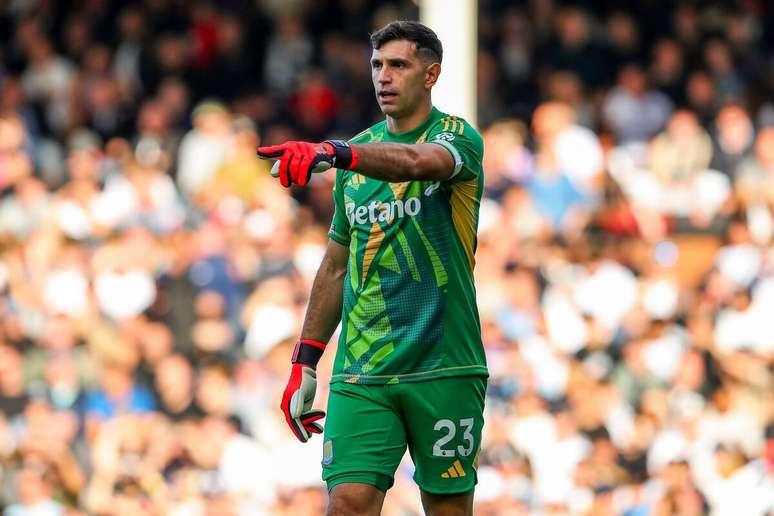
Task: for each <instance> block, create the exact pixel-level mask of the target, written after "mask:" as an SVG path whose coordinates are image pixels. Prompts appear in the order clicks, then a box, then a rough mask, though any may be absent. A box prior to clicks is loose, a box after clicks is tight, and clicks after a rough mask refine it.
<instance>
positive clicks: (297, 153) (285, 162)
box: [256, 140, 358, 187]
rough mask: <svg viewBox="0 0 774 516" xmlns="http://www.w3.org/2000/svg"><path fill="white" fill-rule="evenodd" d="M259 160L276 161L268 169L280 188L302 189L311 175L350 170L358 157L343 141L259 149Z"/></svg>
mask: <svg viewBox="0 0 774 516" xmlns="http://www.w3.org/2000/svg"><path fill="white" fill-rule="evenodd" d="M256 153H257V154H258V156H260V157H261V158H278V160H277V162H276V163H274V166H273V167H272V169H271V174H272V175H273V176H274V177H277V176H279V178H280V183H282V186H284V187H289V186H290V185H292V184H297V185H301V186H304V185H305V184H307V183H308V182H309V178H310V177H311V176H312V174H313V173H317V172H325V171H326V170H328V169H329V168H332V167H337V168H341V169H346V170H351V169H353V168H355V166H356V165H357V162H358V157H357V153H356V152H355V150H354V149H353V148H352V147H350V146H349V143H347V142H345V141H344V140H325V141H324V142H322V143H309V142H292V141H291V142H285V143H283V144H281V145H270V146H268V147H258V149H257V150H256Z"/></svg>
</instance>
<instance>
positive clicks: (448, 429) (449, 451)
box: [433, 417, 476, 458]
mask: <svg viewBox="0 0 774 516" xmlns="http://www.w3.org/2000/svg"><path fill="white" fill-rule="evenodd" d="M473 424H474V419H473V418H472V417H466V418H463V419H460V420H459V425H456V424H455V423H454V421H452V420H451V419H439V420H438V421H436V423H435V426H433V430H435V431H437V432H442V433H443V435H441V437H440V438H439V439H438V440H437V441H435V444H433V456H434V457H446V458H451V457H455V456H460V457H467V456H468V455H470V454H471V453H472V452H473V450H474V449H475V446H476V443H475V439H474V438H473ZM458 426H459V428H460V429H461V431H462V441H463V444H460V445H458V446H457V448H456V449H455V448H446V447H445V446H446V445H447V444H448V443H449V441H451V440H453V439H454V437H455V436H456V435H457V428H458Z"/></svg>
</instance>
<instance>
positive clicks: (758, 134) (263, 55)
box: [0, 0, 774, 516]
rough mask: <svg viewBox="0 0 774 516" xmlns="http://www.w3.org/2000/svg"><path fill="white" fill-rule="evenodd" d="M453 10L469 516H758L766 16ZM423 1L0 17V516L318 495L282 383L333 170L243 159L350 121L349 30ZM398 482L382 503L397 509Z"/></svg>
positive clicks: (354, 75) (768, 208) (766, 279)
mask: <svg viewBox="0 0 774 516" xmlns="http://www.w3.org/2000/svg"><path fill="white" fill-rule="evenodd" d="M767 9H768V10H767ZM479 11H480V18H479V39H480V50H479V61H478V94H479V120H478V125H479V126H480V128H481V130H482V133H483V136H484V141H485V161H484V168H485V179H486V191H485V198H484V200H483V202H482V207H481V214H480V227H479V240H478V252H477V267H476V283H477V290H478V299H479V308H480V313H481V321H482V330H483V339H484V344H485V346H486V352H487V356H488V361H489V366H490V370H491V380H490V387H489V391H488V397H487V409H486V414H485V416H486V423H485V427H484V438H483V439H484V442H483V449H482V451H481V455H480V467H479V469H478V478H479V485H478V490H477V493H476V511H477V512H476V513H477V514H481V515H493V516H495V515H521V514H546V515H548V514H556V515H558V514H581V515H594V516H606V515H614V514H623V515H627V516H645V515H658V516H661V515H673V514H679V515H682V516H691V515H700V514H713V515H726V514H733V515H735V516H741V515H765V514H770V513H771V511H772V510H774V389H773V387H774V385H773V382H772V359H773V358H774V323H772V322H771V318H772V314H774V246H773V245H772V235H774V210H773V208H774V25H773V23H774V22H773V20H774V14H773V13H772V12H771V7H770V6H767V4H766V2H763V1H755V0H750V1H738V2H709V1H708V2H652V1H647V0H640V1H633V2H627V3H626V5H625V6H624V5H622V4H619V3H617V2H580V3H577V2H576V3H574V4H572V5H565V4H562V3H559V2H552V1H550V0H536V1H533V2H508V1H498V0H479ZM416 16H417V7H416V5H415V4H414V3H413V2H409V1H403V2H400V1H394V2H381V1H380V2H374V1H365V0H338V1H333V0H329V1H310V0H264V1H260V2H258V1H254V2H238V1H235V0H232V1H223V2H208V1H194V2H182V1H177V0H144V1H136V2H130V1H119V2H115V1H107V0H84V1H72V2H45V1H37V0H19V1H9V2H2V1H0V313H1V314H2V315H1V316H0V512H2V513H3V514H5V515H8V516H32V515H46V516H48V515H71V516H72V515H78V514H98V515H114V514H115V515H130V514H131V515H135V514H168V515H175V516H188V515H205V514H207V515H215V514H218V515H228V514H234V515H262V514H277V515H300V514H304V515H307V514H309V515H313V514H320V513H321V512H322V511H323V510H324V507H325V503H326V493H325V490H324V486H323V484H322V483H321V480H320V471H321V468H320V460H321V456H322V454H321V440H320V439H319V438H315V439H312V441H311V442H310V443H307V444H305V445H301V444H299V443H297V442H296V441H295V439H294V438H293V437H292V434H291V432H290V431H289V430H288V429H287V428H286V427H285V422H284V420H283V418H282V415H281V412H280V411H279V400H280V396H281V391H282V389H283V388H284V385H285V381H286V378H287V374H288V371H289V357H290V353H291V347H292V345H293V343H294V341H295V339H296V338H297V337H298V332H299V331H300V327H301V322H302V318H303V315H304V310H305V306H306V302H307V299H308V294H309V291H310V288H311V282H312V280H313V277H314V274H315V272H316V268H317V266H318V264H319V262H320V259H321V256H322V255H323V253H324V250H325V245H326V239H327V237H326V232H327V227H328V224H329V221H330V217H331V215H332V209H333V208H332V202H331V195H330V191H331V185H332V180H333V174H326V175H319V176H316V177H315V178H314V180H313V181H312V182H311V183H310V185H309V187H307V188H306V189H294V190H290V191H288V190H285V189H283V188H281V187H280V186H279V185H278V184H277V183H276V182H275V180H273V179H271V177H270V175H269V173H268V172H269V171H268V166H267V164H266V163H264V162H262V161H260V160H257V159H256V157H255V154H254V149H255V147H256V145H258V144H259V142H263V143H267V144H271V143H277V142H280V141H283V140H285V139H289V138H295V139H310V140H319V139H322V138H325V137H331V136H337V137H345V138H346V137H348V136H351V135H353V134H355V133H356V132H358V131H359V130H361V129H363V128H364V127H366V126H368V125H370V124H371V123H373V122H374V121H375V120H377V119H378V116H379V113H378V111H377V107H376V103H375V101H374V98H373V92H372V86H371V84H370V77H369V68H368V58H369V55H370V46H369V44H368V38H367V36H368V33H369V31H372V30H374V29H375V28H378V27H380V26H382V25H384V24H385V23H387V22H389V21H391V20H393V19H397V18H416ZM446 58H447V59H454V56H451V55H450V56H447V57H446ZM334 340H335V339H334ZM329 347H330V348H332V349H329V350H328V352H327V353H326V355H325V357H324V359H323V361H322V363H321V364H320V373H319V375H318V377H319V378H320V379H321V382H320V385H319V387H318V398H317V405H318V406H321V407H324V406H325V402H326V399H327V392H328V385H327V377H328V375H329V372H330V368H331V362H332V359H333V356H334V354H335V347H336V346H335V343H332V344H331V345H330V346H329ZM412 473H413V471H412V465H411V462H410V460H408V458H407V459H406V460H405V461H404V462H403V463H402V464H401V467H400V468H399V471H398V472H397V474H396V484H395V487H394V488H393V489H392V490H391V491H390V492H389V493H388V496H387V501H386V504H385V510H384V514H386V515H408V514H420V513H421V504H420V502H419V496H418V491H417V489H416V486H415V485H414V484H413V483H412V481H411V475H412Z"/></svg>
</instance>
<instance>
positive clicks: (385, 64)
mask: <svg viewBox="0 0 774 516" xmlns="http://www.w3.org/2000/svg"><path fill="white" fill-rule="evenodd" d="M439 70H440V65H439V64H437V63H435V64H433V63H428V62H426V61H424V60H422V59H421V58H420V57H419V56H417V52H416V44H415V43H413V42H411V41H407V40H393V41H388V42H387V43H385V44H383V45H382V46H381V48H378V49H374V51H373V54H372V55H371V78H372V80H373V82H374V90H375V92H376V101H377V102H378V103H379V107H380V108H381V110H382V113H384V114H385V115H389V116H392V117H393V118H402V117H405V116H408V115H411V114H412V113H413V112H414V111H415V110H416V109H417V107H418V106H419V105H420V103H421V102H422V100H423V99H424V98H425V95H427V94H428V92H429V91H430V88H432V86H433V84H435V81H436V80H437V78H438V71H439Z"/></svg>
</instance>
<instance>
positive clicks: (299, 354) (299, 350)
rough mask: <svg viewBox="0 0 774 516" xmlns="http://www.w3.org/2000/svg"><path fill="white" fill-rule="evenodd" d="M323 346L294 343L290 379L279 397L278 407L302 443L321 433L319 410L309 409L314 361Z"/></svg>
mask: <svg viewBox="0 0 774 516" xmlns="http://www.w3.org/2000/svg"><path fill="white" fill-rule="evenodd" d="M324 350H325V344H323V343H322V342H317V341H315V340H308V339H304V340H300V341H298V343H296V349H295V350H294V351H293V358H292V360H291V362H292V363H293V367H292V369H291V370H290V379H289V380H288V384H287V386H286V387H285V392H284V393H283V394H282V403H281V404H280V408H282V412H283V413H284V414H285V421H287V423H288V426H290V429H291V430H293V434H295V436H296V437H297V438H298V440H299V441H301V442H302V443H305V442H306V441H308V440H309V438H310V437H311V436H312V434H319V433H322V431H323V429H322V427H321V426H320V424H319V423H316V421H317V420H318V419H322V418H323V417H325V412H323V411H322V410H312V402H313V401H314V395H315V392H316V391H317V371H316V368H317V362H319V361H320V357H322V354H323V351H324Z"/></svg>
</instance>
